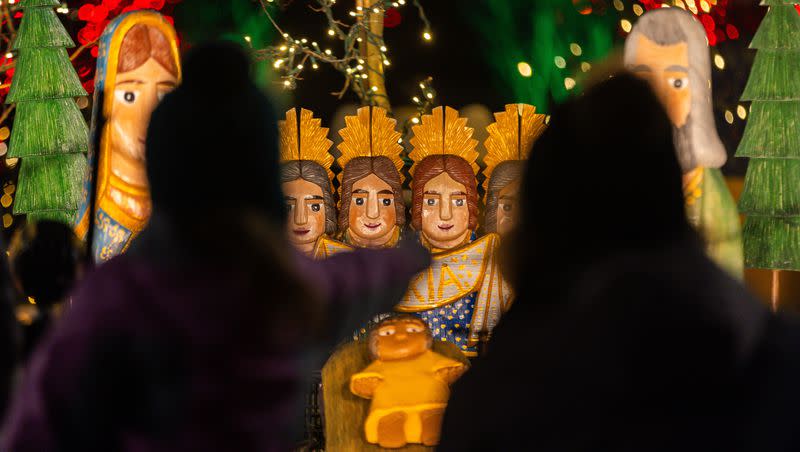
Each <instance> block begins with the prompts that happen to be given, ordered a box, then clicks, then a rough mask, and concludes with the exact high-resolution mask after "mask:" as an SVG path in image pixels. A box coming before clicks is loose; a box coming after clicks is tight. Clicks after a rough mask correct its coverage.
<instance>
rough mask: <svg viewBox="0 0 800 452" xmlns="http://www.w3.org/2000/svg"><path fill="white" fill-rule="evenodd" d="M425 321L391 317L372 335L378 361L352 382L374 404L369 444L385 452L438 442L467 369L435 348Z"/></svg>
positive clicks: (367, 425) (368, 422) (372, 350)
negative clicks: (454, 386) (455, 386)
mask: <svg viewBox="0 0 800 452" xmlns="http://www.w3.org/2000/svg"><path fill="white" fill-rule="evenodd" d="M432 343H433V337H432V336H431V332H430V330H429V329H428V327H427V325H426V324H425V322H423V321H422V320H420V319H419V318H418V317H415V316H411V315H400V316H396V317H391V318H388V319H386V320H384V321H382V322H381V323H379V324H378V325H377V326H376V327H375V328H373V330H372V331H371V332H370V336H369V351H370V355H371V357H372V359H373V360H374V361H373V362H372V363H370V364H369V366H367V367H366V368H365V369H363V370H361V371H360V372H358V373H356V374H355V375H353V376H352V377H351V379H350V390H351V391H352V393H353V394H355V395H358V396H360V397H363V398H366V399H371V400H372V402H371V404H370V407H369V414H368V416H367V418H366V421H365V423H364V433H365V435H366V439H367V441H368V442H370V443H373V444H378V445H380V446H381V447H386V448H398V447H403V446H405V445H406V444H408V443H419V444H423V445H426V446H435V445H436V444H438V443H439V434H440V431H441V426H442V418H443V416H444V410H445V408H446V407H447V400H448V398H449V397H450V385H451V384H452V383H453V382H455V381H456V380H457V379H458V378H459V377H461V375H462V374H463V373H464V372H465V371H466V369H467V366H466V365H465V364H464V363H462V362H459V361H456V360H454V359H451V358H447V357H445V356H443V355H440V354H439V353H436V352H434V351H433V350H432V349H431V346H432Z"/></svg>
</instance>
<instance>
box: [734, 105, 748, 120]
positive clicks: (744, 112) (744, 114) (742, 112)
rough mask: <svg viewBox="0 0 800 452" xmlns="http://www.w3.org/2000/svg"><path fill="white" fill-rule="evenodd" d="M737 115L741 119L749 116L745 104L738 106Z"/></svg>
mask: <svg viewBox="0 0 800 452" xmlns="http://www.w3.org/2000/svg"><path fill="white" fill-rule="evenodd" d="M736 116H738V117H739V119H745V118H747V109H746V108H744V105H739V106H738V107H736Z"/></svg>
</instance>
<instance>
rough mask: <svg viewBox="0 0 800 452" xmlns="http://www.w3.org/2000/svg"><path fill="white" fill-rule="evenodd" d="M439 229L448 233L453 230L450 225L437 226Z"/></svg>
mask: <svg viewBox="0 0 800 452" xmlns="http://www.w3.org/2000/svg"><path fill="white" fill-rule="evenodd" d="M439 229H441V230H442V231H449V230H451V229H453V225H452V224H440V225H439Z"/></svg>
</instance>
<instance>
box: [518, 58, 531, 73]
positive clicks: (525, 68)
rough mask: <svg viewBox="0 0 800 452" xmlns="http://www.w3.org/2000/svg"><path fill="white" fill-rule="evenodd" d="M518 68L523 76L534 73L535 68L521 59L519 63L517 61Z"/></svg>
mask: <svg viewBox="0 0 800 452" xmlns="http://www.w3.org/2000/svg"><path fill="white" fill-rule="evenodd" d="M517 70H518V71H519V74H520V75H521V76H523V77H530V76H531V75H533V68H531V65H530V64H528V63H526V62H525V61H520V62H519V63H517Z"/></svg>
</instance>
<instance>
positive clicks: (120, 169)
mask: <svg viewBox="0 0 800 452" xmlns="http://www.w3.org/2000/svg"><path fill="white" fill-rule="evenodd" d="M177 83H178V80H177V78H176V77H175V76H174V75H172V74H171V73H170V72H169V71H167V70H166V69H164V67H163V66H162V65H161V64H159V63H158V62H157V61H156V60H155V59H153V58H150V59H149V60H147V62H146V63H145V64H144V65H142V66H140V67H138V68H136V69H133V70H131V71H128V72H123V73H120V74H117V79H116V84H115V88H114V92H113V93H108V95H110V96H113V99H112V107H111V115H110V117H109V118H108V126H109V130H110V137H109V138H110V140H111V171H112V172H113V173H114V174H115V175H116V176H118V177H119V178H121V179H122V180H124V181H126V182H128V183H130V184H133V185H137V186H141V187H145V186H147V178H146V174H145V168H144V140H145V136H146V134H147V126H148V124H149V123H150V115H151V114H152V113H153V110H155V108H156V105H158V102H159V101H160V100H161V98H163V97H164V95H165V94H167V93H168V92H170V91H172V90H173V89H175V86H176V85H177Z"/></svg>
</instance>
